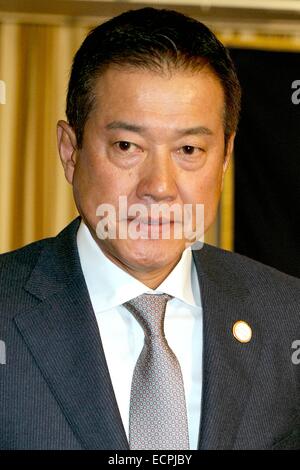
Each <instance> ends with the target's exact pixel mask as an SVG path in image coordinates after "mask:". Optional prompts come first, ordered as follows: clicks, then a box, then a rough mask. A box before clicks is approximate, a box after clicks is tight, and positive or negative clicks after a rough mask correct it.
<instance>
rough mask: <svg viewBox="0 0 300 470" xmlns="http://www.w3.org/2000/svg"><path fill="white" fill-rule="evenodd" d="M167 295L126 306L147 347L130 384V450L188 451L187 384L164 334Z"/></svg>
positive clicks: (140, 298)
mask: <svg viewBox="0 0 300 470" xmlns="http://www.w3.org/2000/svg"><path fill="white" fill-rule="evenodd" d="M171 298H172V297H171V296H170V295H167V294H143V295H140V296H138V297H136V298H135V299H133V300H131V301H129V302H126V303H125V304H124V306H125V307H126V308H127V309H128V310H129V311H130V312H131V313H132V314H133V315H134V317H135V318H136V320H137V321H138V322H139V323H140V325H141V326H142V328H143V330H144V334H145V340H144V347H143V349H142V351H141V354H140V356H139V358H138V360H137V363H136V366H135V369H134V372H133V378H132V385H131V397H130V412H129V444H130V448H131V449H146V450H152V449H153V450H176V449H177V450H182V449H189V436H188V422H187V412H186V403H185V394H184V385H183V379H182V373H181V369H180V365H179V362H178V360H177V358H176V356H175V354H174V352H173V351H172V350H171V348H170V346H169V345H168V343H167V340H166V338H165V335H164V318H165V310H166V305H167V302H168V300H169V299H171Z"/></svg>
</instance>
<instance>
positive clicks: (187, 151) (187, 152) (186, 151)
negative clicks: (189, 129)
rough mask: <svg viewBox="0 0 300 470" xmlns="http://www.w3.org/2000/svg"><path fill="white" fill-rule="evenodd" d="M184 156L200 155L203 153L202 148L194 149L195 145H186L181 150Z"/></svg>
mask: <svg viewBox="0 0 300 470" xmlns="http://www.w3.org/2000/svg"><path fill="white" fill-rule="evenodd" d="M179 151H181V152H182V153H183V154H184V155H198V154H200V153H201V152H202V149H201V148H200V147H194V146H193V145H184V146H183V147H181V149H179Z"/></svg>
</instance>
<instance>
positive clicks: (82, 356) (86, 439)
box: [15, 219, 128, 449]
mask: <svg viewBox="0 0 300 470" xmlns="http://www.w3.org/2000/svg"><path fill="white" fill-rule="evenodd" d="M78 226H79V219H76V220H75V221H74V222H73V223H72V224H71V225H70V226H68V227H67V228H66V229H65V230H64V231H63V232H62V233H61V234H60V235H59V236H58V237H57V238H56V239H53V240H52V241H50V242H49V245H47V247H46V248H45V249H44V250H43V251H42V253H41V255H40V258H39V261H38V263H37V265H36V267H35V269H34V270H33V272H32V274H31V277H30V279H29V280H28V282H27V285H26V290H27V291H28V292H30V293H31V294H33V295H35V297H37V298H38V299H39V300H40V303H39V304H38V306H37V307H36V308H35V309H33V310H30V311H26V312H23V313H21V314H19V315H18V316H17V317H15V323H16V325H17V327H18V329H19V331H20V333H21V334H22V336H23V338H24V340H25V342H26V343H27V346H28V348H29V349H30V351H31V353H32V355H33V357H34V360H35V361H36V363H37V365H38V367H39V368H40V370H41V372H42V374H43V376H44V378H45V380H46V381H47V383H48V385H49V388H50V389H51V392H52V393H53V395H54V396H55V398H56V400H57V402H58V404H59V406H60V408H61V410H62V412H63V413H64V415H65V416H66V419H67V421H68V422H69V424H70V426H71V427H72V429H73V432H74V434H75V436H76V437H77V439H78V440H79V441H80V442H81V444H82V446H83V447H84V448H85V449H128V442H127V439H126V435H125V431H124V429H123V425H122V421H121V417H120V414H119V410H118V406H117V402H116V399H115V396H114V392H113V387H112V384H111V381H110V377H109V371H108V368H107V364H106V361H105V356H104V352H103V348H102V343H101V339H100V335H99V330H98V325H97V321H96V318H95V315H94V312H93V308H92V305H91V302H90V299H89V295H88V291H87V288H86V285H85V281H84V277H83V274H82V272H81V266H80V262H79V257H78V254H77V245H76V232H77V229H78Z"/></svg>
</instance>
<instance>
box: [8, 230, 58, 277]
mask: <svg viewBox="0 0 300 470" xmlns="http://www.w3.org/2000/svg"><path fill="white" fill-rule="evenodd" d="M52 240H53V238H44V239H42V240H38V241H35V242H33V243H30V244H28V245H25V246H23V247H21V248H18V249H16V250H13V251H9V252H7V253H3V254H0V285H4V284H6V283H7V281H9V279H11V278H14V279H20V278H24V277H26V275H28V273H29V272H31V271H32V269H33V267H34V266H35V264H36V262H37V260H38V258H39V256H40V253H41V251H42V250H43V248H44V247H45V246H47V245H49V244H50V243H51V242H52Z"/></svg>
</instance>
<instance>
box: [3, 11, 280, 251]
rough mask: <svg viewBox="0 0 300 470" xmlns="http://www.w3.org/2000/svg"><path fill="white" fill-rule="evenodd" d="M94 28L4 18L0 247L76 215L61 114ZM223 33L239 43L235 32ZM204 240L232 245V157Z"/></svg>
mask: <svg viewBox="0 0 300 470" xmlns="http://www.w3.org/2000/svg"><path fill="white" fill-rule="evenodd" d="M89 29H90V28H89V27H87V26H86V25H85V26H80V25H79V23H77V24H57V25H49V24H21V23H18V22H16V23H13V22H10V23H2V24H1V20H0V80H1V81H4V82H5V85H6V104H0V217H1V222H2V223H1V230H0V252H5V251H9V250H12V249H15V248H18V247H20V246H23V245H25V244H27V243H30V242H32V241H34V240H37V239H40V238H44V237H48V236H53V235H55V234H56V233H57V232H58V231H59V230H61V229H62V228H63V227H64V226H65V225H66V224H67V223H68V222H69V221H70V220H72V218H73V217H75V216H76V215H77V211H76V208H75V205H74V203H73V197H72V190H71V187H70V186H69V185H68V184H67V182H66V181H65V178H64V175H63V170H62V167H61V164H60V161H59V157H58V152H57V148H56V122H57V120H58V119H60V118H62V117H64V115H65V111H64V108H65V95H66V89H67V83H68V76H69V70H70V66H71V62H72V57H73V55H74V53H75V51H76V50H77V48H78V47H79V45H80V44H81V42H82V40H83V38H84V37H85V35H86V33H87V32H88V30H89ZM218 35H219V37H221V39H224V41H225V43H226V42H227V43H228V44H229V45H234V44H235V43H237V45H241V44H240V43H239V41H240V39H239V38H238V37H230V38H228V36H226V37H225V36H224V38H222V33H220V34H218ZM277 43H278V41H277ZM242 45H243V46H245V44H244V43H243V44H242ZM259 46H260V47H262V43H261V38H260V42H259ZM277 47H278V44H277ZM206 241H207V242H208V243H212V244H216V245H220V246H222V247H224V248H227V249H232V246H233V166H232V165H231V166H230V168H229V170H228V172H227V176H226V179H225V185H224V191H223V196H222V200H221V204H220V210H219V215H218V217H217V220H216V223H215V224H214V226H213V227H212V228H211V229H210V230H209V232H208V233H207V235H206Z"/></svg>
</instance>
